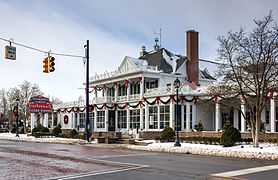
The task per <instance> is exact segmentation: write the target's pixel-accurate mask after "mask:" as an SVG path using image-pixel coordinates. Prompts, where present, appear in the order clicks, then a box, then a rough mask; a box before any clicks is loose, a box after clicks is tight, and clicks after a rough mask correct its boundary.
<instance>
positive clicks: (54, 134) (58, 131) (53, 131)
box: [51, 126, 62, 137]
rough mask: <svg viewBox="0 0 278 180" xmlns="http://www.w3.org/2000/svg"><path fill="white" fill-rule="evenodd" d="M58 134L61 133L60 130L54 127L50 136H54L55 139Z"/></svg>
mask: <svg viewBox="0 0 278 180" xmlns="http://www.w3.org/2000/svg"><path fill="white" fill-rule="evenodd" d="M60 133H62V130H61V128H60V127H57V126H56V127H54V129H53V130H52V132H51V134H52V135H53V136H56V137H58V135H59V134H60Z"/></svg>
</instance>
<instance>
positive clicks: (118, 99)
mask: <svg viewBox="0 0 278 180" xmlns="http://www.w3.org/2000/svg"><path fill="white" fill-rule="evenodd" d="M126 101H127V96H118V97H117V102H126Z"/></svg>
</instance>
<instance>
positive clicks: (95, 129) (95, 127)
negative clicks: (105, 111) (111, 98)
mask: <svg viewBox="0 0 278 180" xmlns="http://www.w3.org/2000/svg"><path fill="white" fill-rule="evenodd" d="M94 113H95V120H94V131H97V110H94Z"/></svg>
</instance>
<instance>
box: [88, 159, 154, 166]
mask: <svg viewBox="0 0 278 180" xmlns="http://www.w3.org/2000/svg"><path fill="white" fill-rule="evenodd" d="M84 160H92V161H96V162H103V163H106V164H117V165H125V166H126V165H128V166H137V167H138V166H139V167H142V168H143V167H149V165H145V164H134V163H125V162H118V161H108V160H103V159H94V158H85V159H84Z"/></svg>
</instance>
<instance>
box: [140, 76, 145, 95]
mask: <svg viewBox="0 0 278 180" xmlns="http://www.w3.org/2000/svg"><path fill="white" fill-rule="evenodd" d="M144 79H145V78H144V76H142V83H140V99H141V100H142V99H143V97H144V86H145V84H144Z"/></svg>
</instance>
